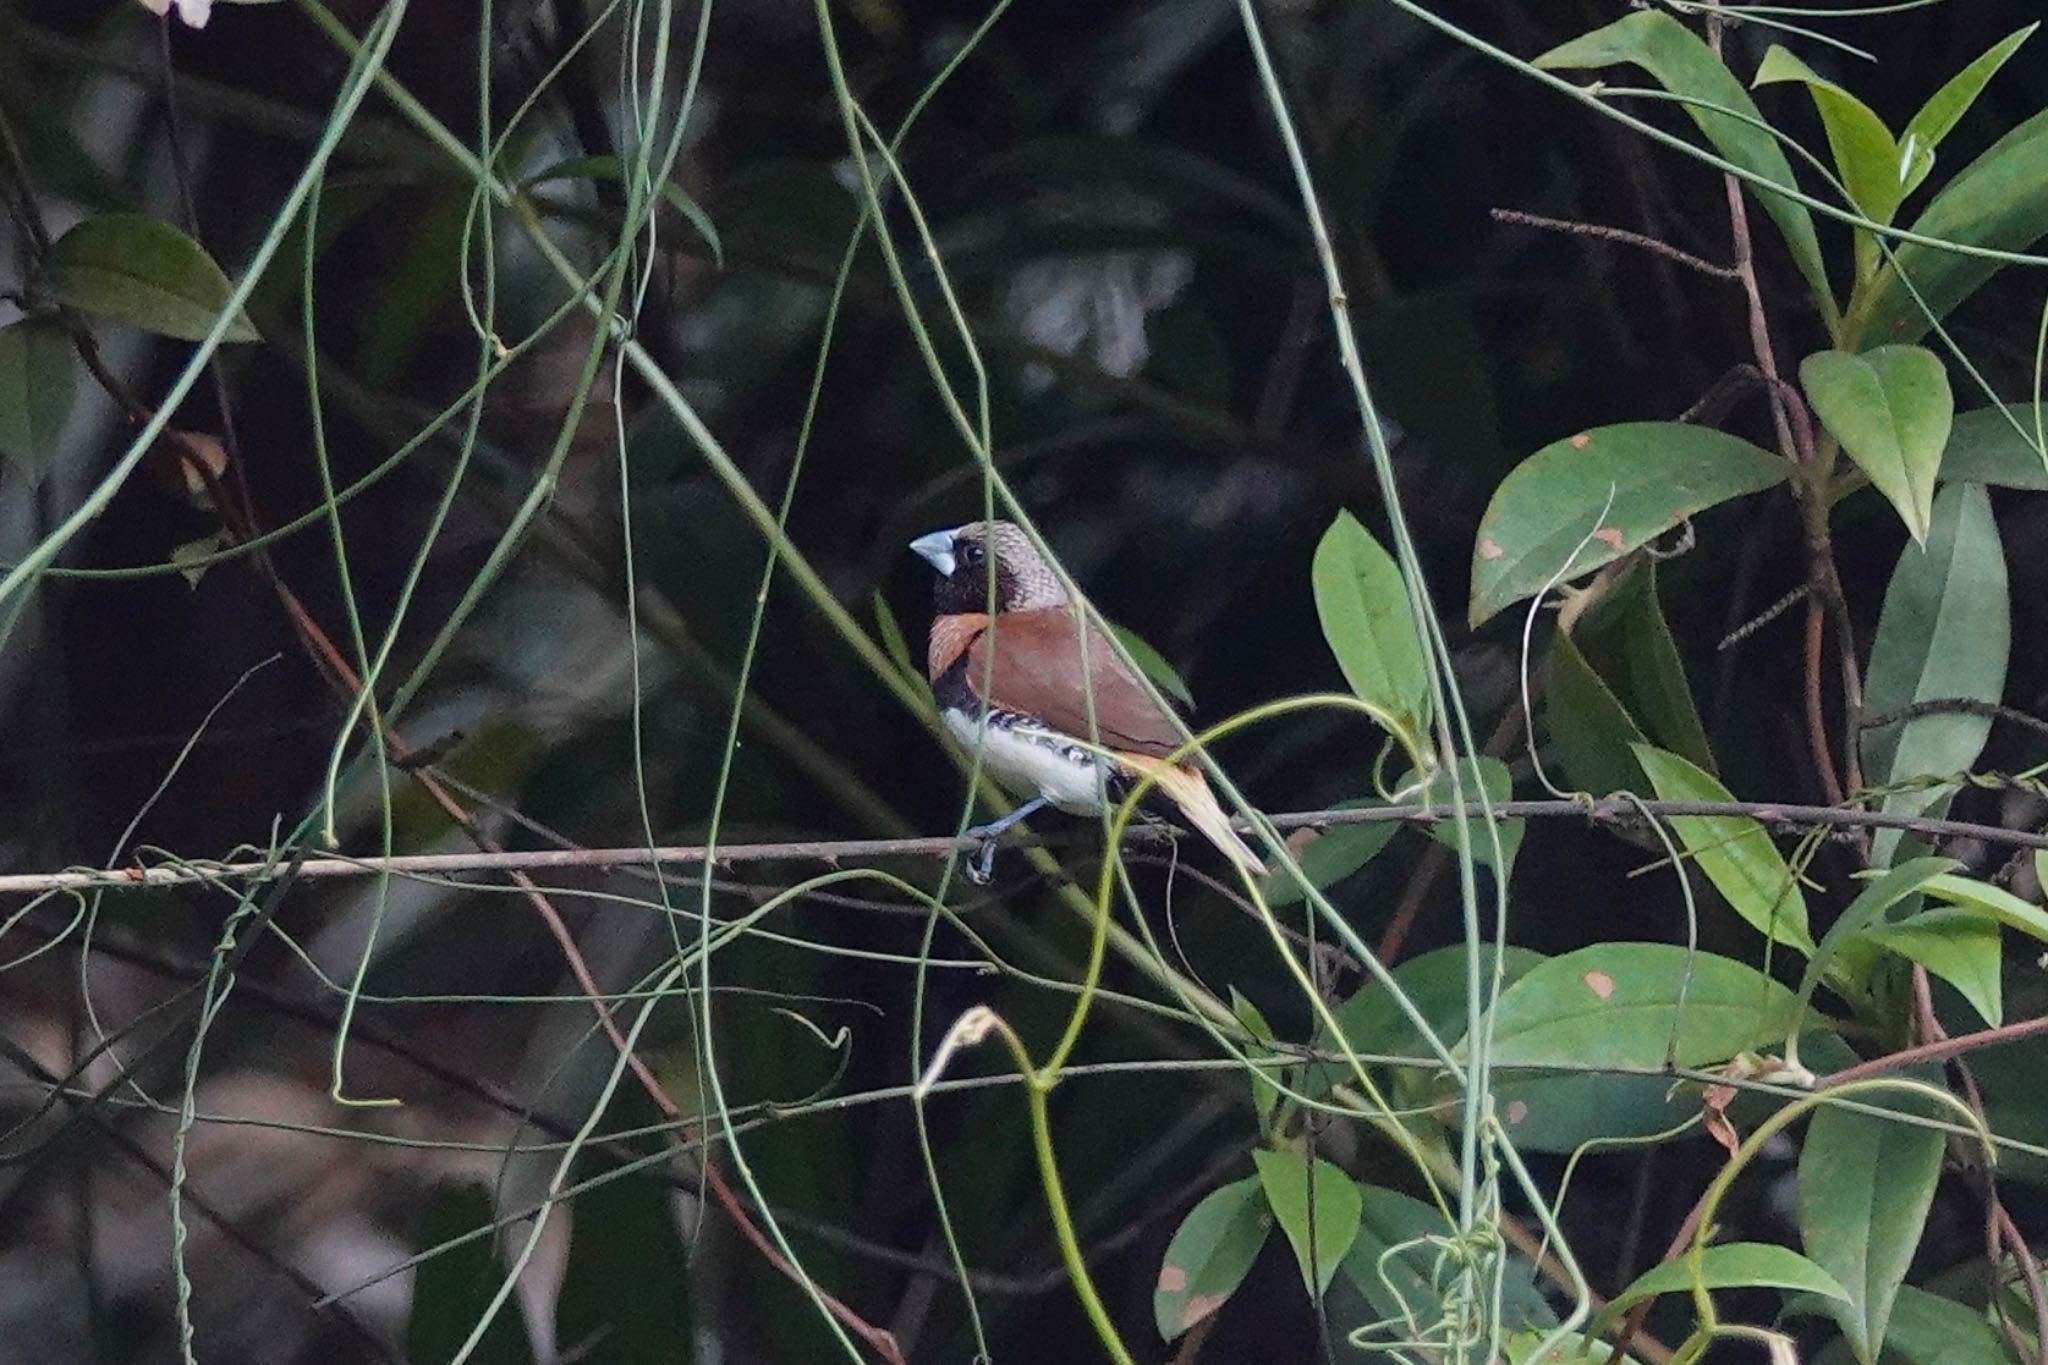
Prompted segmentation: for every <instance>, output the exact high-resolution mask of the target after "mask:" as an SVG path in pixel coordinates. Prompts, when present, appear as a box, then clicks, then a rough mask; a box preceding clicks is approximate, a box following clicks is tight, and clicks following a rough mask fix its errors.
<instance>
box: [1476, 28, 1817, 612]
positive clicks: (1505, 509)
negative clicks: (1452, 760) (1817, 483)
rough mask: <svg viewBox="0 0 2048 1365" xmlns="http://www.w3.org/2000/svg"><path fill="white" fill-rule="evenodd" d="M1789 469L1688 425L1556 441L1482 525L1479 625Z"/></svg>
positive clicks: (1502, 494) (1599, 431)
mask: <svg viewBox="0 0 2048 1365" xmlns="http://www.w3.org/2000/svg"><path fill="white" fill-rule="evenodd" d="M1639 17H1655V18H1662V17H1663V16H1662V15H1656V16H1647V15H1646V16H1639ZM1624 22H1626V21H1624ZM1791 470H1792V466H1791V465H1790V464H1788V463H1787V462H1786V461H1784V460H1781V459H1779V458H1778V457H1777V456H1775V455H1773V454H1771V453H1770V452H1769V451H1767V450H1763V449H1760V448H1758V447H1756V446H1753V445H1751V444H1750V443H1749V442H1747V441H1744V440H1740V439H1738V438H1736V437H1734V436H1730V435H1728V434H1727V433H1726V432H1721V431H1715V430H1713V429H1712V428H1711V427H1697V426H1689V425H1686V424H1684V423H1680V422H1624V423H1621V424H1620V425H1618V426H1610V427H1595V428H1594V429H1593V430H1591V431H1582V432H1580V433H1579V434H1578V435H1576V436H1568V437H1566V438H1565V439H1564V440H1562V441H1553V442H1551V443H1550V444H1549V445H1547V446H1545V447H1543V449H1541V450H1539V451H1537V452H1536V453H1535V454H1534V455H1531V456H1530V457H1529V458H1528V459H1526V460H1524V461H1522V463H1520V464H1519V465H1516V466H1515V468H1514V471H1513V472H1512V473H1510V474H1509V475H1508V476H1507V478H1505V479H1503V480H1502V481H1501V485H1500V487H1499V488H1497V489H1495V490H1494V494H1493V500H1492V501H1491V502H1490V503H1488V504H1487V507H1486V515H1485V516H1484V517H1482V518H1481V519H1480V522H1479V537H1478V540H1477V542H1476V543H1475V544H1474V546H1473V551H1472V607H1471V619H1472V624H1473V625H1475V626H1476V625H1478V624H1479V623H1480V622H1482V621H1485V620H1486V619H1487V618H1489V617H1491V616H1492V615H1494V613H1496V612H1498V611H1500V610H1501V609H1502V608H1504V607H1508V606H1512V605H1513V604H1514V603H1516V602H1519V601H1521V600H1522V599H1523V598H1525V597H1530V596H1533V595H1534V594H1536V593H1538V592H1541V591H1542V590H1543V588H1544V587H1545V585H1547V584H1548V583H1550V582H1551V581H1552V580H1553V579H1557V580H1559V581H1563V580H1567V579H1571V578H1576V577H1578V576H1579V575H1581V574H1587V573H1591V572H1592V571H1593V570H1595V569H1597V568H1599V567H1600V566H1601V565H1603V564H1606V563H1609V562H1610V561H1612V560H1615V559H1618V558H1620V557H1621V556H1622V555H1624V554H1627V553H1628V552H1629V551H1631V550H1636V549H1640V548H1641V547H1642V546H1643V545H1644V544H1645V543H1646V542H1648V541H1650V540H1653V539H1655V538H1656V537H1658V536H1660V535H1662V534H1664V533H1665V532H1666V531H1669V530H1671V529H1672V528H1673V527H1675V526H1677V525H1678V524H1679V523H1681V522H1682V521H1684V520H1685V519H1686V518H1687V517H1689V516H1692V515H1694V514H1695V513H1698V512H1702V511H1705V510H1706V509H1707V508H1709V507H1712V506H1714V505H1715V504H1717V503H1723V502H1726V501H1728V500H1729V499H1730V498H1739V497H1741V496H1742V495H1743V494H1745V493H1755V492H1758V491H1760V490H1762V489H1765V488H1770V487H1773V486H1775V485H1777V484H1780V483H1783V482H1784V481H1785V479H1786V478H1787V477H1788V476H1789V475H1790V473H1791ZM1603 511H1604V513H1605V515H1604V516H1603V515H1602V513H1603ZM1582 542H1583V545H1582Z"/></svg>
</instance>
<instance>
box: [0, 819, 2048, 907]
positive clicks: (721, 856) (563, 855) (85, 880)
mask: <svg viewBox="0 0 2048 1365" xmlns="http://www.w3.org/2000/svg"><path fill="white" fill-rule="evenodd" d="M1467 810H1468V813H1469V814H1470V815H1472V816H1477V815H1478V814H1479V813H1480V809H1479V807H1478V806H1477V805H1476V804H1475V805H1473V806H1470V807H1468V808H1467ZM1492 810H1493V813H1494V815H1495V816H1497V817H1499V818H1500V819H1503V820H1544V819H1569V818H1577V819H1582V820H1586V821H1588V822H1590V823H1592V824H1594V825H1596V826H1598V825H1608V826H1616V827H1632V826H1635V825H1637V824H1639V823H1640V820H1639V818H1638V815H1639V812H1647V813H1649V814H1650V815H1653V816H1660V817H1663V818H1667V819H1669V818H1673V817H1679V818H1683V817H1686V816H1746V817H1748V818H1750V819H1752V820H1756V821H1758V822H1760V823H1762V824H1765V825H1768V826H1771V827H1772V828H1774V829H1780V830H1806V829H1839V830H1865V829H1897V830H1904V831H1906V832H1907V833H1910V834H1918V835H1921V836H1923V837H1926V838H1933V839H1980V840H1983V841H1984V842H1986V843H1990V844H1997V845H2001V846H2005V847H2012V848H2048V834H2044V833H2037V832H2036V831H2034V830H2027V829H2008V828H2006V827H2005V826H2003V825H1987V824H1982V823H1979V822H1977V821H1972V820H1950V819H1945V818H1938V817H1934V816H1924V815H1901V814H1896V813H1893V812H1889V811H1872V810H1857V809H1855V808H1853V807H1848V806H1814V805H1798V804H1791V803H1786V802H1780V801H1641V802H1637V801H1635V800H1624V799H1622V798H1619V797H1605V798H1594V799H1587V800H1578V801H1574V800H1569V799H1567V800H1556V799H1545V800H1532V801H1496V802H1494V803H1493V806H1492ZM1453 814H1454V812H1453V811H1452V809H1451V808H1450V807H1449V806H1447V805H1402V806H1365V807H1349V808H1345V809H1327V810H1308V811H1292V812H1289V813H1286V814H1282V815H1274V816H1269V817H1268V819H1270V820H1271V822H1272V823H1273V825H1274V826H1275V827H1276V828H1279V829H1283V830H1284V829H1329V828H1332V827H1334V826H1338V825H1371V824H1385V823H1388V822H1395V823H1400V824H1411V825H1417V826H1424V827H1427V826H1430V825H1437V824H1441V823H1443V822H1445V821H1447V820H1450V819H1452V818H1453ZM1238 827H1239V828H1240V829H1244V828H1246V826H1245V825H1244V823H1243V822H1242V821H1240V822H1238ZM1176 833H1177V831H1174V830H1172V829H1170V828H1167V827H1164V826H1160V827H1151V828H1133V829H1130V830H1127V831H1126V832H1125V838H1126V840H1127V841H1129V842H1132V843H1148V842H1156V841H1158V840H1162V839H1168V838H1173V837H1175V836H1176ZM1049 842H1050V841H1024V842H1021V843H1019V844H1018V845H1017V846H1019V847H1025V846H1031V845H1032V844H1038V845H1044V844H1046V843H1049ZM979 846H980V844H979V841H978V840H976V839H975V838H973V837H972V836H956V835H949V834H935V835H925V836H920V837H916V838H909V839H802V840H791V841H788V842H782V843H759V844H719V845H718V846H717V848H716V850H715V851H714V850H711V849H709V848H707V847H706V846H705V845H703V844H674V845H667V846H663V847H658V848H652V849H650V848H648V847H646V846H645V845H644V844H643V845H626V846H622V847H615V848H562V849H522V850H518V851H515V852H490V853H408V854H396V855H393V856H391V857H388V858H340V857H335V858H308V859H306V860H305V862H304V864H303V865H302V866H301V868H300V871H299V875H300V876H302V877H306V878H309V879H316V880H320V879H327V878H335V877H365V876H379V875H383V874H386V873H398V874H402V875H413V876H452V875H455V874H459V873H468V872H500V873H511V872H530V871H538V870H542V869H547V868H567V867H573V868H646V867H650V866H664V867H666V866H693V865H698V864H702V863H703V862H704V861H705V859H706V856H707V854H708V855H710V856H712V857H713V858H714V859H715V861H716V862H717V863H718V864H719V865H721V866H723V865H726V864H731V863H747V862H812V863H824V864H827V865H832V866H836V865H838V864H839V863H841V862H844V861H847V860H850V859H852V860H859V859H869V858H943V857H946V856H948V855H950V854H954V853H963V852H971V851H973V850H974V849H975V848H978V847H979ZM276 866H277V865H276V864H275V863H274V862H270V861H265V860H262V859H250V860H247V861H241V862H205V861H181V862H179V863H176V864H171V865H167V866H158V867H114V868H89V869H70V870H66V871H62V872H23V873H15V874H13V875H11V876H0V896H4V895H37V894H42V893H44V892H50V891H81V890H92V889H95V888H102V887H103V888H109V889H113V888H120V887H144V886H189V885H194V884H198V883H205V882H215V881H221V882H228V881H233V882H242V881H251V880H261V879H264V878H266V877H270V876H274V875H278V874H277V872H276Z"/></svg>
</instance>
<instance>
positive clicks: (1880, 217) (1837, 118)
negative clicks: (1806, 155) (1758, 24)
mask: <svg viewBox="0 0 2048 1365" xmlns="http://www.w3.org/2000/svg"><path fill="white" fill-rule="evenodd" d="M1779 81H1798V82H1800V83H1801V84H1803V85H1805V86H1806V89H1807V93H1808V94H1810V95H1812V96H1813V104H1814V108H1816V109H1818V110H1819V111H1820V121H1821V127H1822V128H1823V129H1824V130H1825V131H1826V132H1827V136H1828V151H1829V153H1830V154H1831V155H1833V157H1834V159H1835V171H1836V173H1837V174H1838V175H1840V176H1841V178H1842V184H1843V186H1844V187H1845V188H1847V189H1848V191H1849V198H1850V201H1851V202H1852V203H1853V204H1854V205H1855V207H1856V208H1858V209H1859V210H1861V211H1862V213H1863V215H1864V216H1865V217H1867V218H1871V219H1874V220H1876V221H1877V222H1880V223H1885V224H1889V223H1890V222H1891V220H1892V215H1893V214H1894V213H1897V212H1898V211H1899V204H1900V203H1901V202H1903V201H1904V199H1905V197H1906V195H1907V194H1908V193H1909V192H1910V190H1911V188H1912V186H1914V185H1917V184H1919V183H1920V181H1921V180H1923V179H1925V178H1926V175H1927V172H1928V170H1929V169H1930V168H1932V167H1933V165H1934V152H1933V150H1932V149H1931V148H1926V147H1922V146H1920V145H1919V144H1915V146H1914V149H1913V151H1912V153H1911V156H1910V158H1908V157H1906V156H1902V155H1901V152H1900V148H1899V144H1898V143H1897V142H1895V141H1893V140H1892V133H1891V129H1889V128H1887V127H1885V126H1884V120H1883V119H1881V118H1879V117H1878V116H1877V115H1876V114H1875V113H1873V112H1871V109H1870V106H1869V105H1867V104H1865V103H1864V102H1863V101H1862V100H1859V99H1857V98H1856V97H1855V96H1854V95H1852V94H1850V93H1849V92H1848V91H1847V90H1844V89H1843V88H1842V87H1841V86H1839V85H1836V84H1835V83H1834V82H1833V81H1830V80H1826V79H1824V78H1823V77H1821V76H1819V75H1817V74H1815V72H1814V71H1813V69H1812V68H1811V67H1809V66H1807V64H1806V63H1805V62H1802V61H1800V60H1799V59H1798V58H1797V57H1795V56H1793V55H1792V54H1791V53H1790V52H1788V51H1786V50H1785V49H1784V48H1782V47H1779V46H1777V45H1776V44H1773V45H1772V47H1771V50H1770V51H1768V52H1766V53H1764V59H1763V62H1762V63H1761V64H1760V65H1759V66H1758V67H1757V70H1756V79H1755V80H1754V81H1752V82H1751V84H1752V85H1769V84H1773V83H1775V82H1779ZM1856 236H1857V241H1856V256H1857V262H1858V265H1859V268H1861V267H1863V266H1864V263H1865V262H1866V261H1867V262H1869V263H1870V267H1871V268H1874V266H1875V258H1876V252H1875V249H1874V248H1873V247H1872V246H1871V245H1870V244H1869V242H1868V237H1867V234H1866V233H1864V232H1862V231H1861V230H1859V231H1858V232H1857V234H1856Z"/></svg>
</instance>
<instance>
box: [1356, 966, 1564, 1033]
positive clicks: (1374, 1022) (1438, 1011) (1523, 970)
mask: <svg viewBox="0 0 2048 1365" xmlns="http://www.w3.org/2000/svg"><path fill="white" fill-rule="evenodd" d="M1493 953H1494V950H1493V946H1492V945H1491V944H1486V945H1483V946H1482V947H1481V949H1480V953H1479V976H1480V979H1481V981H1482V982H1490V981H1491V978H1492V976H1493ZM1548 960H1549V959H1547V958H1545V957H1544V956H1543V955H1542V954H1541V953H1536V952H1531V951H1530V950H1529V949H1527V948H1513V947H1510V948H1506V949H1503V950H1502V951H1501V958H1500V962H1501V971H1502V976H1503V981H1502V985H1503V986H1504V987H1505V986H1511V985H1513V984H1514V983H1515V982H1517V981H1519V980H1521V979H1522V978H1523V977H1524V976H1527V975H1528V974H1529V973H1530V972H1531V971H1533V970H1534V969H1535V967H1536V966H1537V964H1539V963H1542V962H1546V961H1548ZM1467 971H1468V964H1467V962H1466V957H1465V949H1464V948H1463V947H1462V946H1456V947H1450V948H1437V949H1433V950H1432V951H1430V952H1427V953H1423V954H1421V955H1420V956H1417V957H1411V958H1409V959H1408V960H1407V961H1406V962H1403V963H1402V964H1401V965H1400V966H1398V967H1396V968H1394V973H1393V975H1394V985H1395V986H1396V987H1397V988H1398V989H1399V990H1400V991H1401V993H1402V994H1404V995H1406V996H1407V997H1408V1001H1409V1003H1410V1004H1412V1005H1414V1006H1415V1009H1416V1012H1417V1013H1419V1014H1420V1015H1421V1016H1422V1017H1423V1018H1424V1019H1425V1020H1427V1021H1428V1023H1429V1026H1430V1028H1431V1030H1432V1031H1433V1032H1434V1033H1435V1034H1436V1035H1437V1036H1438V1037H1439V1038H1442V1039H1444V1040H1446V1041H1447V1042H1456V1041H1457V1040H1458V1039H1460V1038H1462V1037H1464V1036H1465V1030H1466V1027H1467V1024H1468V1021H1469V1019H1470V1015H1469V1013H1468V1011H1467V1005H1468V1003H1469V1002H1468V999H1467V984H1466V982H1467V975H1466V974H1467ZM1335 1018H1336V1020H1337V1027H1338V1029H1339V1030H1341V1031H1342V1032H1343V1034H1344V1038H1345V1040H1346V1041H1347V1042H1349V1043H1350V1044H1351V1047H1352V1049H1353V1050H1354V1051H1357V1052H1373V1053H1378V1054H1380V1055H1382V1056H1392V1057H1426V1056H1428V1055H1429V1052H1428V1048H1427V1045H1426V1044H1425V1043H1424V1042H1423V1040H1422V1034H1421V1031H1420V1030H1418V1029H1417V1028H1416V1026H1415V1023H1414V1021H1413V1020H1411V1019H1410V1018H1409V1017H1408V1014H1407V1011H1405V1010H1403V1009H1402V1008H1401V1007H1400V1006H1399V1005H1398V1004H1396V1003H1395V1001H1394V995H1393V993H1392V992H1391V991H1388V990H1387V989H1385V988H1384V987H1382V986H1380V985H1378V984H1377V983H1374V982H1367V983H1366V984H1365V985H1363V986H1360V987H1359V988H1358V989H1357V991H1355V992H1353V994H1352V996H1351V998H1350V999H1348V1000H1346V1001H1345V1002H1344V1003H1343V1004H1341V1005H1339V1006H1338V1007H1337V1009H1336V1012H1335Z"/></svg>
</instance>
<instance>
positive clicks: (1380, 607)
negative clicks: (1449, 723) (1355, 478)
mask: <svg viewBox="0 0 2048 1365" xmlns="http://www.w3.org/2000/svg"><path fill="white" fill-rule="evenodd" d="M1310 577H1311V581H1312V582H1313V584H1314V587H1315V598H1316V616H1317V617H1318V618H1319V619H1320V620H1321V621H1322V623H1323V638H1324V639H1326V640H1328V641H1329V642H1330V652H1331V653H1333V654H1335V655H1336V656H1337V665H1338V667H1340V668H1342V669H1343V670H1344V678H1345V681H1347V682H1349V683H1350V684H1351V690H1352V691H1354V692H1356V693H1357V694H1358V695H1359V697H1360V698H1362V699H1363V700H1365V701H1368V702H1371V703H1372V704H1373V705H1375V706H1378V707H1380V708H1381V709H1382V710H1385V711H1388V712H1391V713H1392V714H1393V715H1395V716H1397V717H1399V718H1400V719H1401V720H1402V721H1403V722H1404V723H1405V724H1406V725H1407V727H1408V730H1409V733H1410V734H1411V735H1419V734H1421V732H1422V731H1423V730H1424V729H1426V728H1427V727H1428V725H1429V717H1430V696H1429V662H1428V657H1427V655H1425V654H1424V652H1423V648H1422V639H1421V637H1420V636H1418V635H1417V634H1416V633H1415V623H1414V621H1413V619H1412V618H1411V617H1410V615H1409V612H1408V588H1407V584H1406V582H1405V581H1404V580H1403V579H1402V577H1401V569H1400V566H1399V565H1397V564H1396V563H1394V558H1393V556H1392V555H1389V554H1388V553H1387V552H1386V551H1385V550H1383V549H1381V548H1380V543H1379V542H1378V541H1377V540H1374V539H1373V538H1372V533H1371V532H1369V531H1367V530H1366V529H1365V527H1363V526H1361V525H1359V524H1358V518H1356V517H1354V516H1352V515H1351V514H1350V513H1349V512H1339V513H1338V514H1337V519H1336V520H1335V521H1333V522H1331V523H1330V529H1329V530H1327V531H1325V532H1324V533H1323V539H1322V542H1321V543H1320V544H1319V545H1317V546H1316V556H1315V563H1314V567H1313V568H1312V570H1311V573H1310Z"/></svg>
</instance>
